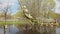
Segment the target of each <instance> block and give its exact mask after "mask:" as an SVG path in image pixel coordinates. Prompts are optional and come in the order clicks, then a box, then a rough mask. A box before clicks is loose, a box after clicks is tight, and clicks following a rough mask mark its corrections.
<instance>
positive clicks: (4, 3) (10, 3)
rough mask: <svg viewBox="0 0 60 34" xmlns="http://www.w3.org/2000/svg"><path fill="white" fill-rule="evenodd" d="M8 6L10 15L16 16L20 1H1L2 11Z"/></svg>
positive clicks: (0, 8)
mask: <svg viewBox="0 0 60 34" xmlns="http://www.w3.org/2000/svg"><path fill="white" fill-rule="evenodd" d="M7 6H8V7H10V8H9V12H8V13H10V12H11V13H12V14H15V13H16V12H17V11H18V0H0V11H2V9H4V8H6V7H7Z"/></svg>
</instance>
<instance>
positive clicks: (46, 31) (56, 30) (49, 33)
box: [0, 25, 60, 34]
mask: <svg viewBox="0 0 60 34" xmlns="http://www.w3.org/2000/svg"><path fill="white" fill-rule="evenodd" d="M23 29H24V27H23ZM23 29H21V27H20V28H17V27H16V26H14V27H13V25H11V26H9V27H8V28H7V29H6V34H25V33H26V29H25V30H23ZM19 30H20V31H19ZM3 32H4V29H3V28H0V34H3ZM27 32H28V33H29V32H30V33H29V34H33V33H35V34H37V33H38V34H60V27H45V26H42V27H40V28H39V29H37V30H36V31H35V32H34V31H33V30H32V29H29V30H27Z"/></svg>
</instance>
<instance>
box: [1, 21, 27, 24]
mask: <svg viewBox="0 0 60 34" xmlns="http://www.w3.org/2000/svg"><path fill="white" fill-rule="evenodd" d="M26 23H28V21H27V20H19V21H6V22H5V21H0V25H4V24H7V25H13V24H26Z"/></svg>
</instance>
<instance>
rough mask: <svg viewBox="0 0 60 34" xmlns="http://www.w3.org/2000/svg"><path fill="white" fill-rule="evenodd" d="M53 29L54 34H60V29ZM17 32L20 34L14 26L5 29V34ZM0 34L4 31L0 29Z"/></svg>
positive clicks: (16, 33)
mask: <svg viewBox="0 0 60 34" xmlns="http://www.w3.org/2000/svg"><path fill="white" fill-rule="evenodd" d="M48 29H49V28H48ZM54 29H55V32H54V34H60V27H56V28H54ZM43 31H44V30H43ZM18 32H19V34H21V31H19V29H18V28H17V27H16V26H13V25H11V26H9V27H8V28H7V29H6V33H5V34H18ZM50 32H51V31H50ZM45 33H47V32H45ZM0 34H4V29H3V28H0ZM51 34H53V32H52V33H51Z"/></svg>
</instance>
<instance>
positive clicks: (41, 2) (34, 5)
mask: <svg viewBox="0 0 60 34" xmlns="http://www.w3.org/2000/svg"><path fill="white" fill-rule="evenodd" d="M19 4H20V7H22V6H24V5H25V6H27V9H28V11H29V13H30V14H31V15H32V16H33V18H35V19H37V21H38V22H40V20H41V19H42V20H43V18H45V17H46V18H47V17H49V15H48V12H49V11H51V9H52V8H53V7H54V2H53V0H19ZM21 9H22V8H21Z"/></svg>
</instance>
